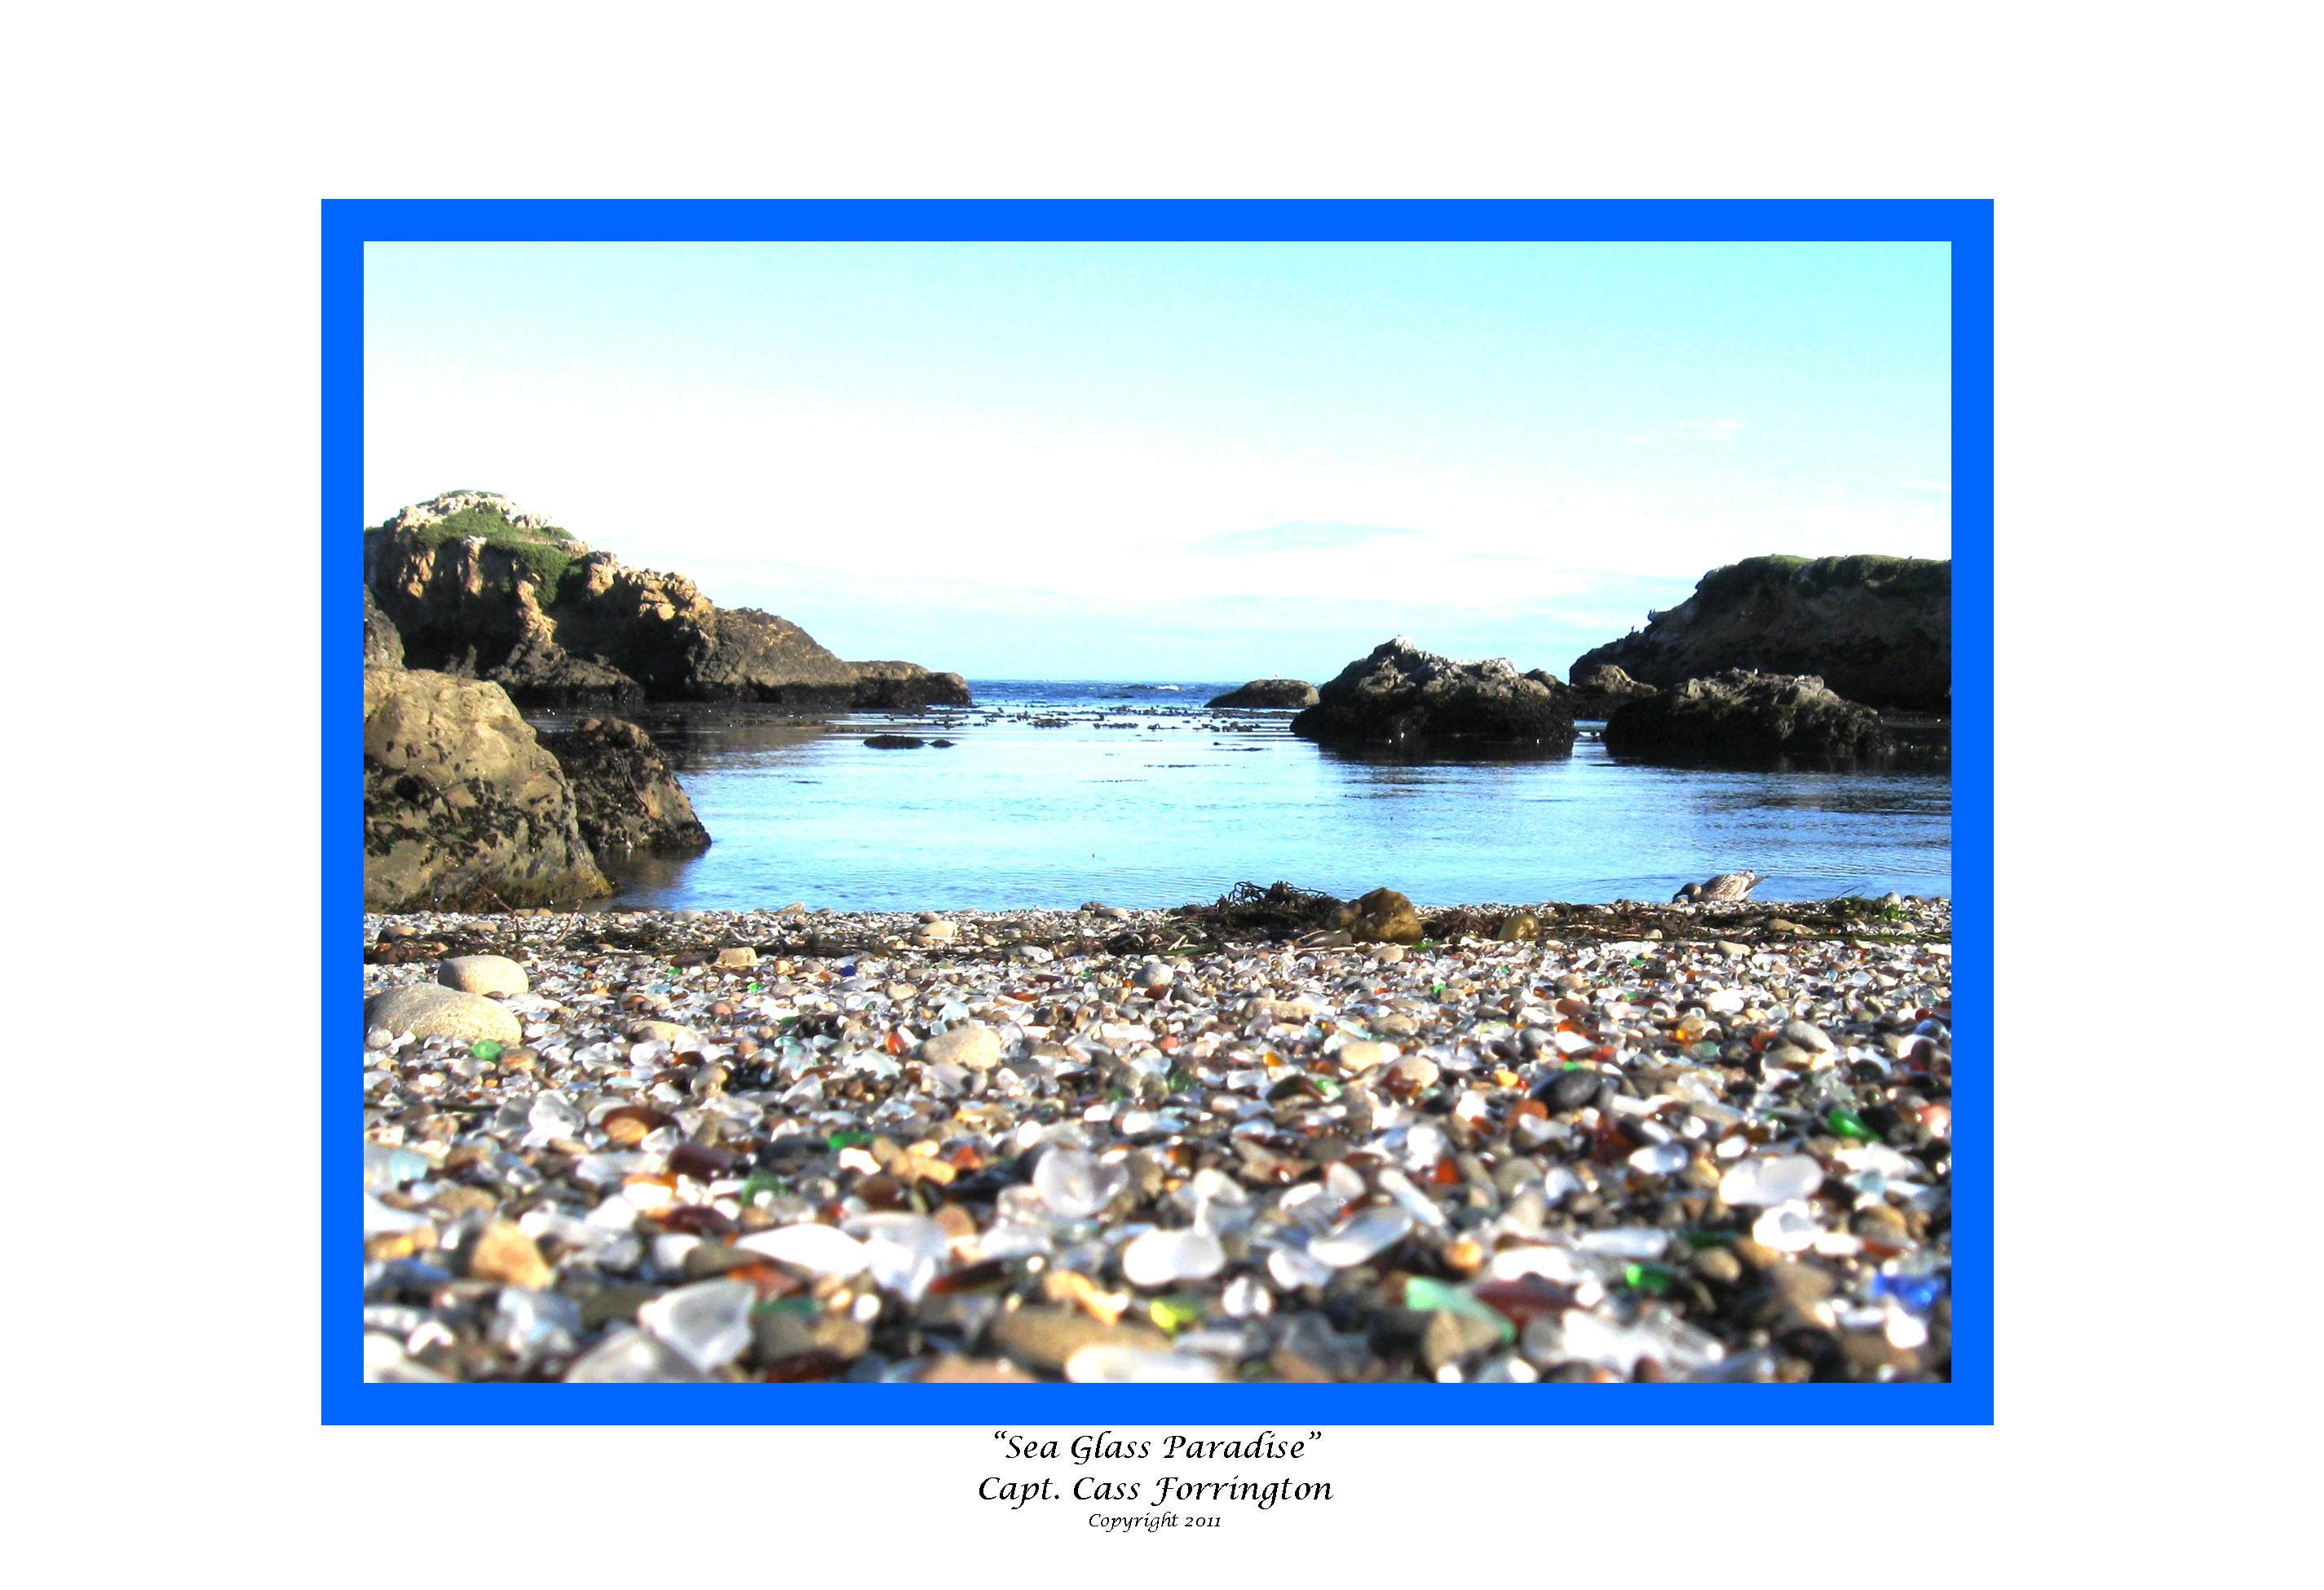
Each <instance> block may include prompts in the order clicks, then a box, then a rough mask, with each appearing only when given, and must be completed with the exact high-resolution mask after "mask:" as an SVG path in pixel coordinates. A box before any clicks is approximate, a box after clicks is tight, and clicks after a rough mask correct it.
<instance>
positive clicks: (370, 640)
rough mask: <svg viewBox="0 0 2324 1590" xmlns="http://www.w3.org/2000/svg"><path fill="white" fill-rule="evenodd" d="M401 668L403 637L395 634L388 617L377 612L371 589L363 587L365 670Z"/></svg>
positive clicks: (377, 604)
mask: <svg viewBox="0 0 2324 1590" xmlns="http://www.w3.org/2000/svg"><path fill="white" fill-rule="evenodd" d="M401 666H403V637H402V636H401V635H399V634H397V633H396V632H395V626H394V624H392V622H390V621H389V620H388V616H387V615H386V614H385V613H383V612H382V611H379V603H378V602H374V600H373V599H372V594H371V587H370V586H368V585H365V586H364V667H366V668H400V667H401Z"/></svg>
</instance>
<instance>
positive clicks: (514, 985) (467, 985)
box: [436, 955, 532, 994]
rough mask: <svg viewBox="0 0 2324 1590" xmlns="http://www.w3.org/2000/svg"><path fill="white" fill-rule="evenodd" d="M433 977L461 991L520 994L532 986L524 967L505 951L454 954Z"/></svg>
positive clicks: (448, 986)
mask: <svg viewBox="0 0 2324 1590" xmlns="http://www.w3.org/2000/svg"><path fill="white" fill-rule="evenodd" d="M436 980H437V981H438V982H439V983H441V984H443V985H444V986H445V987H446V988H457V989H458V990H459V991H460V992H461V993H463V994H522V993H527V992H529V991H530V989H531V987H532V985H531V984H530V982H528V981H526V980H525V975H524V968H522V967H521V966H519V965H518V964H517V963H516V962H515V961H513V960H510V959H509V958H508V957H507V956H505V955H455V956H453V957H452V958H451V959H450V960H447V961H446V962H444V964H443V965H441V966H439V967H438V968H437V969H436Z"/></svg>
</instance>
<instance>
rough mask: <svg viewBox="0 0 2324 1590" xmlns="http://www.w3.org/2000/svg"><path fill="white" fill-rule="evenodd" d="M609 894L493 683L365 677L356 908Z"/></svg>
mask: <svg viewBox="0 0 2324 1590" xmlns="http://www.w3.org/2000/svg"><path fill="white" fill-rule="evenodd" d="M612 892H613V885H611V884H610V883H608V882H606V881H605V875H604V873H603V872H601V871H600V870H598V868H597V860H596V858H595V856H594V855H593V854H592V853H591V852H590V850H589V845H588V841H586V840H585V839H584V838H583V837H582V834H581V827H580V820H579V816H578V814H577V813H576V809H575V806H574V802H573V790H572V786H570V785H569V784H567V782H566V778H565V774H564V771H563V769H561V768H560V767H558V765H557V758H554V757H552V756H550V755H549V752H548V751H547V750H545V749H542V747H541V745H540V742H539V737H538V736H537V735H536V734H535V733H534V732H533V730H532V727H531V726H530V724H528V723H527V722H525V721H524V720H523V718H521V717H520V716H519V715H518V713H517V710H516V704H515V703H513V702H512V701H510V700H509V698H508V693H507V692H506V691H503V689H502V688H501V687H500V686H499V685H487V684H483V683H480V682H478V681H476V680H474V679H456V678H454V677H453V676H450V675H448V674H437V673H429V672H427V671H425V670H422V669H404V668H366V669H365V670H364V909H365V910H367V911H402V910H410V909H412V908H415V907H427V908H431V909H438V910H457V909H506V908H508V907H511V906H517V905H569V904H572V903H574V902H576V901H579V900H586V899H591V898H594V897H595V896H600V895H605V894H610V893H612Z"/></svg>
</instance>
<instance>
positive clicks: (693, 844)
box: [540, 718, 710, 859]
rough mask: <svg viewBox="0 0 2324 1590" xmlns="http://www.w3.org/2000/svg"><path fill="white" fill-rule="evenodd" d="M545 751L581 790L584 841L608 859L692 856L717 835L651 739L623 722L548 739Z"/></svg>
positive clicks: (583, 726)
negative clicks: (651, 853)
mask: <svg viewBox="0 0 2324 1590" xmlns="http://www.w3.org/2000/svg"><path fill="white" fill-rule="evenodd" d="M540 743H541V744H542V746H544V747H545V748H547V749H548V751H549V755H550V756H552V757H554V758H557V765H558V767H561V768H563V769H564V772H565V781H566V783H567V784H568V785H570V786H572V789H573V804H574V808H575V811H576V813H577V815H578V817H579V820H580V824H581V837H582V838H583V839H585V840H586V841H588V843H589V848H590V850H593V851H595V853H596V855H597V856H598V857H599V858H600V859H607V858H611V857H615V856H623V855H627V854H629V853H630V852H631V851H632V850H655V851H659V852H662V853H664V854H669V855H678V856H691V855H694V854H696V852H698V851H701V850H707V849H708V848H709V845H710V834H709V832H708V831H707V830H705V828H704V827H703V826H702V823H701V820H700V819H699V818H697V817H696V816H695V814H694V803H693V802H692V801H690V800H688V799H687V797H686V791H685V790H684V789H682V788H680V787H679V786H678V776H677V775H676V774H674V773H672V772H671V771H670V770H669V763H668V762H667V761H665V760H663V759H662V754H661V751H660V749H659V747H657V746H656V745H655V744H654V742H653V740H652V739H651V738H650V736H649V735H648V734H647V733H646V731H644V730H642V729H641V728H639V727H638V726H637V725H636V724H635V723H632V722H628V721H624V720H622V719H620V718H585V719H583V720H582V721H581V722H580V723H579V725H577V726H576V727H575V728H572V729H567V730H562V731H542V733H541V736H540Z"/></svg>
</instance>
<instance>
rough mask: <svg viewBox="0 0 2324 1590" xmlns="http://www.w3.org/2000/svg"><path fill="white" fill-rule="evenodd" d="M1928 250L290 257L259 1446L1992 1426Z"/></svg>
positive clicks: (1494, 226) (1603, 218) (1195, 248)
mask: <svg viewBox="0 0 2324 1590" xmlns="http://www.w3.org/2000/svg"><path fill="white" fill-rule="evenodd" d="M1993 219H1994V214H1993V206H1992V204H1991V202H1990V201H1987V200H1966V199H1964V200H1878V199H1844V200H1841V199H1834V200H1802V199H1768V200H1723V199H1722V200H1679V199H1667V200H1665V199H1655V200H1646V199H1640V200H1554V199H1507V200H1430V199H1413V200H1389V199H1379V200H1371V199H1366V200H1336V199H1334V200H1298V199H1286V200H1221V201H1210V200H1158V199H1153V200H1149V199H1139V200H1128V199H1125V200H1103V199H1058V200H904V199H863V200H771V199H770V200H644V199H641V200H612V199H608V200H562V199H560V200H530V199H505V200H401V199H398V200H388V199H376V200H374V199H333V200H326V201H324V203H323V204H322V207H321V222H322V400H323V401H322V429H323V434H322V461H323V469H322V504H321V507H322V514H323V524H322V560H321V561H322V582H323V584H322V591H321V593H320V610H321V615H322V621H321V630H322V634H321V648H322V653H321V656H322V664H321V678H322V681H323V685H324V689H323V698H324V701H323V722H322V734H323V769H322V802H323V813H324V818H325V821H324V824H323V830H324V840H323V856H322V872H323V899H322V924H323V925H322V942H323V944H324V946H325V955H324V978H325V985H324V988H323V1021H324V1031H323V1034H322V1043H323V1052H324V1054H325V1055H326V1057H328V1056H330V1055H332V1054H335V1053H337V1052H341V1045H343V1044H345V1043H346V1040H347V1038H348V1037H349V1036H351V1035H352V1034H354V1032H355V1029H356V1028H357V1027H358V1025H360V1026H361V1028H362V1029H363V1032H364V1065H363V1068H362V1078H361V1080H360V1082H359V1083H358V1084H356V1085H355V1086H354V1087H352V1088H350V1089H346V1094H351V1095H352V1097H351V1098H350V1097H346V1094H343V1091H342V1089H341V1087H340V1085H339V1084H338V1083H337V1082H336V1081H334V1080H332V1078H333V1075H334V1069H333V1068H334V1065H335V1063H336V1062H331V1061H329V1060H328V1058H327V1059H326V1062H325V1078H324V1085H323V1089H322V1101H321V1107H322V1123H321V1125H322V1174H323V1185H324V1189H325V1192H324V1197H323V1200H322V1221H321V1225H322V1239H321V1240H322V1252H321V1259H322V1264H321V1270H322V1291H323V1296H322V1299H321V1331H322V1354H321V1363H322V1387H321V1396H322V1421H323V1422H324V1423H326V1424H332V1425H343V1424H544V1425H546V1424H605V1423H671V1424H783V1425H827V1424H910V1425H939V1424H999V1423H1001V1422H1004V1421H1006V1422H1010V1423H1014V1424H1017V1425H1019V1426H1024V1425H1043V1424H1050V1425H1054V1424H1074V1425H1091V1424H1096V1423H1099V1422H1105V1423H1109V1424H1114V1425H1124V1426H1134V1425H1139V1424H1157V1423H1164V1422H1168V1423H1173V1424H1225V1423H1233V1424H1238V1425H1257V1424H1270V1425H1275V1426H1280V1427H1286V1428H1288V1427H1308V1426H1328V1425H1336V1424H1366V1425H1431V1426H1451V1425H1471V1424H1476V1425H1485V1424H1508V1425H1534V1424H1543V1425H1547V1424H1701V1425H1708V1424H1742V1425H1755V1424H1757V1425H1775V1424H1788V1425H1819V1424H1911V1425H1986V1424H1990V1423H1992V1422H1993V1417H1994V1402H1993V1385H1994V1359H1993V1355H1994V1340H1993V1337H1994V1299H1993V1279H1994V1265H1993V1189H1994V1173H1993V1172H1994V1165H1993V1144H1994V1131H1993V1126H1994V1122H1993V1098H1994V1092H1993V1046H1994V1032H1993V1009H1994V974H1995V969H1994V942H1993V940H1994V789H1995V784H1994V766H1993V749H1994V722H1993V664H1994V547H1993V427H1994V416H1993V383H1994V365H1993V338H1994V327H1993ZM357 528H361V529H362V534H361V535H360V536H358V535H357V534H356V533H355V532H356V530H357ZM608 547H618V548H619V549H620V550H619V554H618V555H617V554H616V553H615V552H614V551H613V550H608V549H606V548H608ZM697 582H698V583H697ZM358 588H360V590H361V593H362V594H361V596H360V598H358V596H357V594H356V593H357V591H358ZM358 609H360V611H361V616H362V619H363V626H364V657H363V661H362V662H361V663H358V662H357V660H356V654H355V645H354V630H355V618H356V615H357V611H358ZM778 614H779V615H780V616H778ZM905 656H909V657H912V658H914V659H917V660H913V661H902V660H877V661H866V660H849V659H861V658H879V659H895V658H899V657H905ZM1471 658H1475V659H1483V660H1464V659H1471ZM358 694H360V695H361V697H362V700H363V710H362V713H361V715H360V717H359V716H358V714H357V712H356V711H355V697H356V696H357V695H358ZM343 703H344V704H343ZM358 723H360V724H361V725H362V727H361V731H360V738H359V740H358V737H357V736H356V735H355V734H352V733H350V731H353V730H355V729H356V726H357V725H358ZM358 831H360V842H359V841H358ZM358 924H360V931H357V927H358ZM342 933H346V934H348V937H347V938H346V939H345V940H342V939H341V938H340V936H339V935H340V934H342ZM342 944H344V945H345V946H346V951H345V952H346V953H347V954H348V956H349V963H348V964H346V965H344V966H343V965H341V964H340V963H339V962H338V960H337V956H338V955H339V954H340V953H341V952H342V951H341V950H340V949H339V948H338V946H340V945H342ZM1956 972H1958V974H1959V976H1960V997H1959V1000H1958V1002H1956V999H1955V995H1954V987H1953V979H1954V976H1955V974H1956ZM359 1018H360V1019H359ZM1957 1040H1958V1043H1957V1042H1956V1041H1957ZM1961 1062H1967V1069H1966V1070H1965V1071H1964V1070H1961V1069H1960V1063H1961ZM342 1108H345V1109H347V1110H348V1111H349V1117H341V1116H340V1115H339V1113H338V1112H339V1111H340V1110H341V1109H342ZM343 1118H346V1120H347V1124H346V1125H344V1126H343V1125H341V1124H340V1123H341V1121H342V1119H343ZM358 1131H360V1143H361V1147H360V1152H359V1154H351V1153H349V1152H348V1151H349V1150H350V1149H355V1148H356V1146H357V1143H358ZM351 1157H355V1158H359V1160H360V1167H361V1170H362V1172H363V1179H364V1192H363V1194H362V1196H361V1199H360V1201H358V1200H357V1199H356V1197H355V1194H354V1191H353V1182H354V1181H355V1172H353V1171H349V1170H346V1169H343V1168H342V1167H343V1166H344V1164H345V1163H346V1160H347V1159H348V1158H351ZM348 1227H358V1229H355V1230H350V1229H348ZM357 1245H360V1246H361V1247H362V1248H363V1256H364V1262H363V1268H362V1272H361V1276H360V1279H358V1278H357V1276H356V1274H355V1264H354V1263H353V1253H352V1250H353V1249H355V1247H356V1246H357ZM357 1315H360V1318H361V1325H360V1328H358V1327H357V1320H356V1318H355V1316H357ZM746 1388H755V1389H746Z"/></svg>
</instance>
